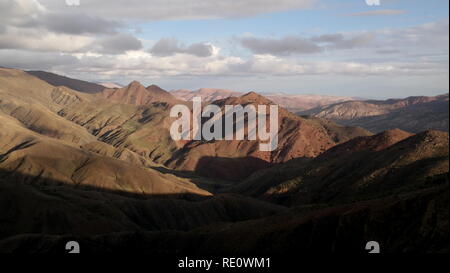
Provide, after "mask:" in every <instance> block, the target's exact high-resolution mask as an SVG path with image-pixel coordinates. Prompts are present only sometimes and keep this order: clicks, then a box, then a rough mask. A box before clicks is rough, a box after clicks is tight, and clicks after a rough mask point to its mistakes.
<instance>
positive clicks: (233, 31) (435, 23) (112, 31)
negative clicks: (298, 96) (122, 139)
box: [0, 0, 449, 98]
mask: <svg viewBox="0 0 450 273" xmlns="http://www.w3.org/2000/svg"><path fill="white" fill-rule="evenodd" d="M78 2H79V5H78ZM380 2H381V3H380V5H379V6H375V5H374V6H369V5H367V3H366V1H365V0H346V1H341V0H189V1H186V0H0V66H5V67H14V68H20V69H30V70H46V71H52V72H56V73H60V74H63V75H67V76H70V77H76V78H81V79H85V80H90V81H95V82H101V81H112V82H118V83H121V84H126V83H128V82H130V81H132V80H138V81H141V82H142V83H143V84H153V83H155V84H158V85H160V86H161V87H163V88H165V89H168V90H171V89H179V88H186V89H197V88H200V87H211V88H225V89H232V90H237V91H250V90H255V91H261V92H286V93H304V94H328V95H345V96H359V97H367V98H387V97H405V96H410V95H436V94H441V93H445V92H448V90H449V83H448V82H449V20H448V8H449V7H448V5H449V1H448V0H428V1H423V0H381V1H380Z"/></svg>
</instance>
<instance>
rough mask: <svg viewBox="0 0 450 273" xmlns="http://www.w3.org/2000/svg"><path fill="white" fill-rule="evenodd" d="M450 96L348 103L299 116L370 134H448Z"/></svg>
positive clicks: (302, 113)
mask: <svg viewBox="0 0 450 273" xmlns="http://www.w3.org/2000/svg"><path fill="white" fill-rule="evenodd" d="M448 107H449V105H448V94H445V95H440V96H435V97H424V96H422V97H408V98H406V99H389V100H385V101H380V100H368V101H347V102H341V103H336V104H332V105H327V106H321V107H317V108H314V109H310V110H307V111H303V112H299V113H298V114H299V115H310V116H314V117H320V118H326V119H330V120H333V121H335V122H337V123H339V124H343V125H349V126H360V127H363V128H365V129H367V130H369V131H371V132H374V133H378V132H381V131H384V130H390V129H395V128H400V129H402V130H405V131H409V132H414V133H417V132H421V131H424V130H428V129H436V130H443V131H448V130H449V110H448V109H449V108H448Z"/></svg>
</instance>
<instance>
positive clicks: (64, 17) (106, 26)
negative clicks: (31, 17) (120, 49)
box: [38, 13, 123, 34]
mask: <svg viewBox="0 0 450 273" xmlns="http://www.w3.org/2000/svg"><path fill="white" fill-rule="evenodd" d="M38 24H40V25H42V26H44V27H45V28H47V29H48V30H51V31H54V32H60V33H67V34H87V33H90V34H100V33H103V34H105V33H114V32H115V31H116V29H117V28H119V27H121V26H123V25H122V24H121V23H119V22H118V21H112V20H105V19H103V18H100V17H95V16H88V15H84V14H73V13H70V14H57V13H52V14H47V15H46V16H43V17H42V18H41V20H40V22H38Z"/></svg>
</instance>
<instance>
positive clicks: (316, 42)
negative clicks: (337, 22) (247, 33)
mask: <svg viewBox="0 0 450 273" xmlns="http://www.w3.org/2000/svg"><path fill="white" fill-rule="evenodd" d="M374 38H375V35H373V34H370V33H366V34H359V35H356V36H351V37H345V36H344V35H343V34H326V35H321V36H318V37H312V38H304V37H300V36H287V37H284V38H280V39H272V38H255V37H244V38H240V39H239V41H240V43H241V44H242V46H244V47H245V48H248V49H250V50H251V51H252V52H253V53H256V54H270V55H275V56H287V55H292V54H312V53H319V52H322V51H323V50H324V49H352V48H356V47H363V46H367V45H369V44H370V43H371V42H372V41H373V39H374Z"/></svg>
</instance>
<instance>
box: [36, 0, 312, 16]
mask: <svg viewBox="0 0 450 273" xmlns="http://www.w3.org/2000/svg"><path fill="white" fill-rule="evenodd" d="M315 2H318V0H278V1H273V0H239V1H231V0H208V1H205V0H190V1H186V0H146V1H142V0H115V1H110V0H90V1H83V0H81V4H80V6H78V7H76V10H78V11H80V12H82V13H85V14H90V15H97V16H107V17H114V18H118V17H120V18H124V19H143V20H177V19H204V18H230V17H242V16H252V15H257V14H264V13H270V12H278V11H284V10H294V9H304V8H309V7H311V6H312V5H314V3H315ZM40 3H41V4H42V5H44V6H45V7H47V8H48V9H50V10H55V11H65V10H67V9H68V7H67V5H65V4H64V1H63V0H40ZM74 9H75V8H74Z"/></svg>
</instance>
